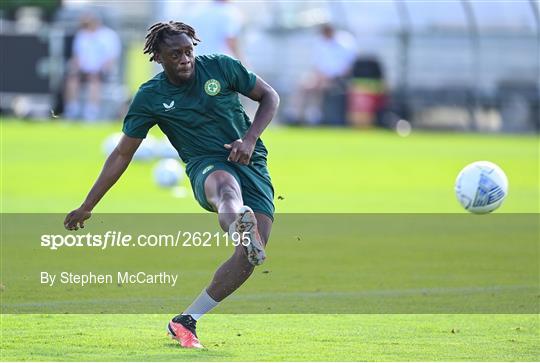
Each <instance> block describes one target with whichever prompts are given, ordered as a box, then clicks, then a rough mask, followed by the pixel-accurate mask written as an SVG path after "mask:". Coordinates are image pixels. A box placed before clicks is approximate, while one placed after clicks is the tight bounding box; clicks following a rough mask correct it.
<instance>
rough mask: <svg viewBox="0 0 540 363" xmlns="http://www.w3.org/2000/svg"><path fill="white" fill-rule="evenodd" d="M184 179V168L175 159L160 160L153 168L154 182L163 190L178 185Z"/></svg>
mask: <svg viewBox="0 0 540 363" xmlns="http://www.w3.org/2000/svg"><path fill="white" fill-rule="evenodd" d="M183 178H184V168H183V167H182V164H180V162H179V161H178V160H176V159H163V160H160V161H159V162H158V163H157V165H156V167H155V168H154V181H155V182H156V184H157V185H159V186H160V187H163V188H170V187H173V186H175V185H178V183H180V181H181V180H182V179H183Z"/></svg>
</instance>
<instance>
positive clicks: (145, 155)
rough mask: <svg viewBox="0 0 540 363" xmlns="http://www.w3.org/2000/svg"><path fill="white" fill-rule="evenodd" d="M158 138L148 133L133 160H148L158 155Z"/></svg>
mask: <svg viewBox="0 0 540 363" xmlns="http://www.w3.org/2000/svg"><path fill="white" fill-rule="evenodd" d="M157 143H158V142H157V139H156V138H155V137H154V136H152V135H147V136H146V138H144V139H143V141H142V142H141V144H140V145H139V147H138V149H137V151H135V154H134V155H133V160H138V161H148V160H151V159H154V158H155V157H156V145H157Z"/></svg>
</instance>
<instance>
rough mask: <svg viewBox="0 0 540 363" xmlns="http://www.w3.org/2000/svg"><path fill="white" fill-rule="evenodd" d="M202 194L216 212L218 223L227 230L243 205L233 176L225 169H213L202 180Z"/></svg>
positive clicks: (239, 190) (238, 187) (238, 186)
mask: <svg viewBox="0 0 540 363" xmlns="http://www.w3.org/2000/svg"><path fill="white" fill-rule="evenodd" d="M204 194H205V195H206V200H207V201H208V203H210V205H211V206H212V207H213V208H214V210H215V211H216V212H217V213H218V219H219V225H220V226H221V228H222V229H223V230H224V231H225V232H229V227H230V225H231V224H232V223H233V222H234V220H235V219H236V218H237V214H238V212H239V211H240V209H241V208H242V206H243V200H242V191H241V189H240V185H239V184H238V182H237V181H236V179H235V177H234V176H233V175H232V174H231V173H229V172H227V171H225V170H216V171H214V172H213V173H211V174H210V175H208V177H207V178H206V180H205V182H204Z"/></svg>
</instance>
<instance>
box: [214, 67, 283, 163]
mask: <svg viewBox="0 0 540 363" xmlns="http://www.w3.org/2000/svg"><path fill="white" fill-rule="evenodd" d="M245 96H247V97H249V98H251V99H252V100H253V101H256V102H259V107H258V108H257V112H256V113H255V117H254V118H253V122H252V123H251V126H250V128H249V129H248V131H247V133H246V134H245V135H244V137H243V138H242V139H241V140H236V141H234V142H233V143H231V144H227V145H225V147H226V148H227V149H230V150H231V153H230V154H229V161H234V162H238V163H241V164H246V165H247V164H249V160H250V159H251V154H253V150H254V149H255V143H256V142H257V139H258V138H259V137H260V136H261V134H262V133H263V131H264V129H266V126H268V124H269V123H270V121H272V118H274V116H275V114H276V112H277V109H278V106H279V95H278V94H277V92H276V91H275V90H274V89H273V88H272V87H270V85H269V84H268V83H266V82H265V81H264V80H262V79H261V78H259V77H257V81H256V82H255V87H253V89H252V90H251V92H250V93H249V94H247V95H245Z"/></svg>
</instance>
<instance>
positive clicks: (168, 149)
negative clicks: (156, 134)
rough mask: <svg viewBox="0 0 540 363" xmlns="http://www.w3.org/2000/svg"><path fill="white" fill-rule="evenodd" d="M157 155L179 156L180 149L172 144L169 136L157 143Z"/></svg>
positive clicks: (164, 156) (163, 156)
mask: <svg viewBox="0 0 540 363" xmlns="http://www.w3.org/2000/svg"><path fill="white" fill-rule="evenodd" d="M155 150H156V156H157V157H159V158H177V157H178V151H176V149H175V148H174V146H172V144H171V142H170V141H169V139H167V138H163V139H161V140H158V141H157V144H156V148H155Z"/></svg>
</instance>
